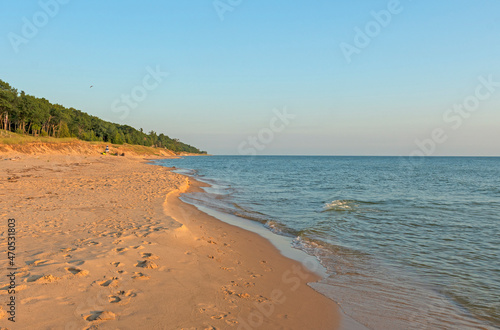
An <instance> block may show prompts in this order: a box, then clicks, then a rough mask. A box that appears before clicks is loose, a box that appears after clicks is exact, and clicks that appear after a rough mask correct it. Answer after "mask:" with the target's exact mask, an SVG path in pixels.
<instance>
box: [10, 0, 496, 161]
mask: <svg viewBox="0 0 500 330" xmlns="http://www.w3.org/2000/svg"><path fill="white" fill-rule="evenodd" d="M0 31H1V38H0V79H2V80H4V81H7V82H8V83H10V84H11V85H12V86H14V87H15V88H17V89H18V90H20V91H21V90H23V91H25V92H26V93H28V94H31V95H35V96H37V97H45V98H46V99H48V100H50V101H51V102H53V103H59V104H62V105H64V106H66V107H74V108H76V109H79V110H82V111H84V112H87V113H89V114H91V115H95V116H98V117H101V118H103V119H105V120H108V121H111V122H116V123H121V124H128V125H130V126H133V127H136V128H143V129H144V130H145V131H147V132H149V131H151V130H154V131H156V132H158V133H165V134H166V135H168V136H170V137H173V138H179V139H180V140H181V141H183V142H186V143H189V144H191V145H194V146H196V147H198V148H200V149H202V150H207V151H208V152H209V153H211V154H228V155H229V154H231V155H232V154H235V155H237V154H245V155H246V154H256V155H269V154H271V155H284V154H294V155H400V156H406V155H411V156H421V155H427V156H443V155H444V156H448V155H456V156H460V155H477V156H500V143H499V141H500V129H499V128H500V127H499V124H500V42H499V39H498V37H499V36H500V2H498V1H497V0H443V1H423V0H420V1H416V0H413V1H411V0H401V1H397V0H390V1H379V0H372V1H331V0H316V1H312V2H311V1H289V0H288V1H285V0H275V1H269V0H252V1H250V0H215V1H212V0H208V1H206V0H205V1H170V0H163V1H160V0H150V1H141V2H139V1H132V0H120V1H118V0H110V1H96V0H87V1H76V0H41V1H28V0H25V1H1V3H0ZM90 86H93V87H92V88H90Z"/></svg>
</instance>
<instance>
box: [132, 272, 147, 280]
mask: <svg viewBox="0 0 500 330" xmlns="http://www.w3.org/2000/svg"><path fill="white" fill-rule="evenodd" d="M132 278H133V279H134V280H149V276H148V275H146V274H143V273H138V272H134V275H132Z"/></svg>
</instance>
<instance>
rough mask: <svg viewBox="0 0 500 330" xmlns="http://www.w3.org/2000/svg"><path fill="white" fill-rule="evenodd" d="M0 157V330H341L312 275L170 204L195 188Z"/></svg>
mask: <svg viewBox="0 0 500 330" xmlns="http://www.w3.org/2000/svg"><path fill="white" fill-rule="evenodd" d="M0 157H1V160H0V195H1V196H0V213H1V217H0V218H1V224H0V233H1V235H0V251H1V252H2V254H1V255H2V259H3V260H0V265H1V268H0V269H2V273H1V274H0V304H1V307H2V309H0V328H2V327H7V328H8V329H335V328H338V324H339V313H338V308H337V305H336V304H335V303H334V302H332V301H331V300H329V299H327V298H325V297H324V296H322V295H321V294H319V293H317V292H316V291H314V290H313V289H311V288H310V287H309V286H308V285H307V282H312V281H316V280H318V279H319V278H318V277H317V276H316V275H314V274H312V273H310V272H308V271H307V270H305V269H304V268H303V266H302V265H301V264H299V263H297V262H295V261H292V260H290V259H287V258H285V257H283V256H282V255H281V254H280V253H279V252H278V251H277V250H276V248H274V246H272V244H271V243H270V242H269V241H267V240H266V239H264V238H262V237H260V236H258V235H257V234H254V233H250V232H247V231H245V230H242V229H240V228H238V227H234V226H231V225H228V224H226V223H223V222H221V221H219V220H217V219H215V218H212V217H210V216H208V215H206V214H204V213H202V212H200V211H198V210H197V209H196V208H195V207H193V206H191V205H188V204H185V203H182V202H181V201H180V200H179V199H178V196H179V195H180V193H182V192H186V191H188V190H189V189H200V188H199V187H198V186H199V183H197V182H195V181H193V180H191V179H189V178H187V177H185V176H182V175H179V174H175V173H172V172H170V171H168V169H165V168H162V167H159V166H152V165H147V164H146V163H145V162H144V161H143V160H141V159H138V158H130V157H114V156H82V155H72V156H61V155H39V156H27V155H20V158H18V159H15V158H14V159H8V158H12V157H13V156H12V155H10V156H6V155H0ZM6 159H8V160H6ZM9 218H14V219H15V220H16V230H17V233H16V237H17V241H16V258H15V267H17V268H18V270H17V274H16V293H15V297H16V300H15V301H16V316H15V320H16V322H15V323H12V322H9V321H8V319H7V318H8V317H9V315H8V314H5V312H6V309H7V308H8V306H7V305H6V303H7V302H8V299H9V297H10V296H11V295H10V294H8V292H7V289H8V286H9V279H8V277H7V276H6V275H7V274H8V271H7V270H6V267H7V266H8V264H7V261H8V260H7V255H6V253H5V251H6V250H7V234H8V233H7V228H8V227H7V226H8V225H7V220H8V219H9Z"/></svg>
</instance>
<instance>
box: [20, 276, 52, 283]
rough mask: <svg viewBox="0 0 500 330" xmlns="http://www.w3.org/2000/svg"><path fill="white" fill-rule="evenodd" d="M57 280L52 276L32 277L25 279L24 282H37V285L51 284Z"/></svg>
mask: <svg viewBox="0 0 500 330" xmlns="http://www.w3.org/2000/svg"><path fill="white" fill-rule="evenodd" d="M58 279H59V277H56V276H52V275H32V276H30V277H28V278H27V279H26V282H28V283H32V282H37V283H52V282H55V281H57V280H58Z"/></svg>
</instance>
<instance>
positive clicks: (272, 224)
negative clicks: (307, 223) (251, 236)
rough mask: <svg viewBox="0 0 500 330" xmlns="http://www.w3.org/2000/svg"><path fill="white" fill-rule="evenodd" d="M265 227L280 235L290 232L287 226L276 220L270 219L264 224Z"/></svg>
mask: <svg viewBox="0 0 500 330" xmlns="http://www.w3.org/2000/svg"><path fill="white" fill-rule="evenodd" d="M264 227H266V228H267V229H269V230H270V231H272V232H273V233H275V234H278V235H284V234H289V233H288V230H287V229H286V227H285V226H283V225H282V224H280V223H278V222H276V221H272V220H269V221H267V222H266V223H265V224H264Z"/></svg>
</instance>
